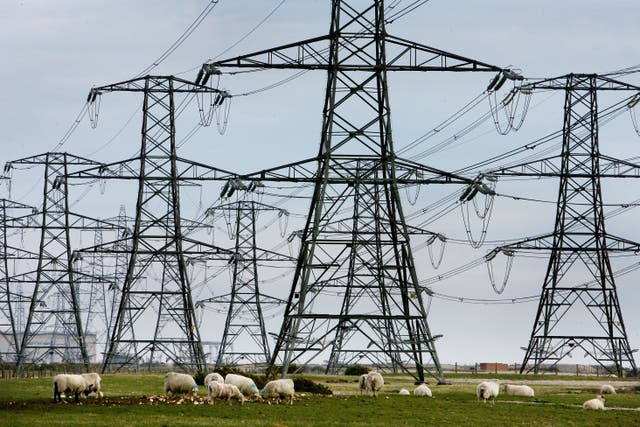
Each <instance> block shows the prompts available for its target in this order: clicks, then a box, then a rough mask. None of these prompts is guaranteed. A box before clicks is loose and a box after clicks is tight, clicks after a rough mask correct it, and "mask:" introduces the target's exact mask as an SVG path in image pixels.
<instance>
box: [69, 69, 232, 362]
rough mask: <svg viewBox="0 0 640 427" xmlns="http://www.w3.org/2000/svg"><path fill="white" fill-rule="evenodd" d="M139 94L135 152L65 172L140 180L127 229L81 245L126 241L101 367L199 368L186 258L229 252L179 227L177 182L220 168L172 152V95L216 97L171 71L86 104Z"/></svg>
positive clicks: (110, 88)
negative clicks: (139, 135)
mask: <svg viewBox="0 0 640 427" xmlns="http://www.w3.org/2000/svg"><path fill="white" fill-rule="evenodd" d="M118 91H122V92H140V93H142V94H143V95H144V102H143V106H142V112H143V119H142V143H141V149H140V154H139V156H138V157H135V158H132V159H127V160H124V161H120V162H115V163H112V164H108V165H106V166H104V167H101V168H93V169H87V170H85V171H82V172H79V173H75V174H72V175H70V176H69V178H88V179H97V178H98V179H110V178H114V179H133V180H136V181H137V182H138V197H137V202H136V214H135V220H134V224H133V227H132V230H131V234H130V235H128V236H123V237H122V238H120V239H118V240H117V241H115V242H107V243H103V244H102V245H101V246H97V247H93V248H89V249H86V250H85V251H95V252H99V251H103V252H111V253H118V252H121V251H122V250H123V243H124V242H125V241H127V243H128V245H129V246H128V247H129V249H127V253H129V259H128V267H127V273H126V278H125V281H124V285H123V288H122V291H121V296H120V299H119V307H118V313H117V316H116V319H115V322H114V325H113V330H112V331H111V338H110V340H109V347H108V349H107V352H106V355H105V359H104V363H103V371H111V370H119V369H121V368H122V367H124V366H127V365H139V364H141V363H144V364H146V365H147V366H148V367H151V366H152V365H153V364H154V363H158V362H171V363H174V364H175V365H177V366H179V367H181V368H182V369H184V370H190V371H193V370H196V369H199V370H204V367H205V359H204V353H203V350H202V345H201V342H200V332H199V330H198V327H197V323H196V318H195V313H194V306H193V302H192V299H191V288H190V284H189V280H188V277H187V266H186V259H187V258H189V257H195V256H197V257H200V258H202V257H207V256H208V257H214V256H218V259H219V258H220V254H224V256H225V257H227V258H228V257H229V256H230V254H229V253H228V252H227V251H224V250H220V249H219V248H217V247H215V246H212V245H207V244H205V243H203V242H199V241H196V240H193V239H191V238H189V237H187V236H186V235H185V233H183V229H182V225H181V220H182V219H181V216H180V183H181V182H183V184H184V183H185V182H191V181H197V180H198V179H206V178H203V177H204V176H208V174H213V175H215V174H216V173H217V172H218V170H215V171H213V169H212V168H210V167H208V166H206V165H204V164H200V163H196V162H191V161H188V160H185V159H182V158H180V157H178V155H177V153H176V128H175V108H176V107H175V99H174V97H175V95H176V94H180V93H188V94H201V95H202V94H205V95H209V94H211V95H214V96H215V95H218V97H217V98H216V99H217V101H215V102H216V106H219V105H220V103H221V102H223V101H224V99H223V95H222V93H221V92H220V91H219V90H217V89H214V88H210V87H207V86H201V85H195V84H193V83H191V82H188V81H186V80H183V79H179V78H177V77H174V76H145V77H141V78H137V79H133V80H128V81H124V82H120V83H115V84H112V85H107V86H102V87H96V88H93V89H92V91H91V94H90V96H89V100H90V101H91V102H95V101H96V99H97V97H98V96H99V95H101V94H103V93H108V92H118ZM212 101H214V100H213V98H212Z"/></svg>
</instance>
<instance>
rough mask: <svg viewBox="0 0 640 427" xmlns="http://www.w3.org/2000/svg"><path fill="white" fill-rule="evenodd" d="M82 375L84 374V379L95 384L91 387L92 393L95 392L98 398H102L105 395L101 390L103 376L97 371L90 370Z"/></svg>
mask: <svg viewBox="0 0 640 427" xmlns="http://www.w3.org/2000/svg"><path fill="white" fill-rule="evenodd" d="M80 375H82V376H83V377H84V379H85V380H86V381H88V382H89V384H92V385H93V387H92V388H91V393H95V394H96V397H97V398H101V397H102V396H104V395H103V394H102V392H101V391H100V382H101V381H102V378H100V375H98V373H97V372H90V373H86V374H80Z"/></svg>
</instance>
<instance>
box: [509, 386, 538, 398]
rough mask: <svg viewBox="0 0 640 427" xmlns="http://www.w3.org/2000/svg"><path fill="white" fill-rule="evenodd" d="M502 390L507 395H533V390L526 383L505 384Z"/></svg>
mask: <svg viewBox="0 0 640 427" xmlns="http://www.w3.org/2000/svg"><path fill="white" fill-rule="evenodd" d="M504 391H505V392H506V393H507V394H508V395H509V396H523V397H535V392H534V391H533V389H532V388H531V387H529V386H528V385H515V384H505V385H504Z"/></svg>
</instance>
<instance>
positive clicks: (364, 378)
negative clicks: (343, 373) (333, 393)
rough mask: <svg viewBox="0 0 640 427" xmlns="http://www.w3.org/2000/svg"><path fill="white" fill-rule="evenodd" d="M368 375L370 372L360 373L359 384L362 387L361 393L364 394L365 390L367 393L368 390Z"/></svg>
mask: <svg viewBox="0 0 640 427" xmlns="http://www.w3.org/2000/svg"><path fill="white" fill-rule="evenodd" d="M367 375H368V374H362V375H360V379H359V380H358V385H359V387H360V394H362V392H363V391H364V392H365V393H366V392H367Z"/></svg>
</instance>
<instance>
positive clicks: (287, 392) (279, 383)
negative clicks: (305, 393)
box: [260, 378, 295, 405]
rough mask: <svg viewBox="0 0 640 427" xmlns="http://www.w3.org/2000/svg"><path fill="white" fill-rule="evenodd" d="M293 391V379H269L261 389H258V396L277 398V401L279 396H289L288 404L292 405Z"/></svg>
mask: <svg viewBox="0 0 640 427" xmlns="http://www.w3.org/2000/svg"><path fill="white" fill-rule="evenodd" d="M294 393H295V389H294V384H293V380H290V379H288V378H284V379H280V380H273V381H269V382H268V383H267V384H266V385H265V386H264V388H263V389H262V391H260V397H262V398H265V399H270V398H277V399H278V401H279V400H280V399H281V398H284V399H286V398H289V405H293V395H294Z"/></svg>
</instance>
